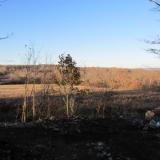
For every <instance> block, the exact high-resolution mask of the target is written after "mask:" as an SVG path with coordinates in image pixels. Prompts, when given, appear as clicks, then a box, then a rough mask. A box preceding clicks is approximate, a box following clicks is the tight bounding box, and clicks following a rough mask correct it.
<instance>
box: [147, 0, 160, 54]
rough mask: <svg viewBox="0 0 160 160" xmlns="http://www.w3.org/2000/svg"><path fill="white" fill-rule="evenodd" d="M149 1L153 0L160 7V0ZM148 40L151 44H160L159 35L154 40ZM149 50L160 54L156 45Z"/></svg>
mask: <svg viewBox="0 0 160 160" xmlns="http://www.w3.org/2000/svg"><path fill="white" fill-rule="evenodd" d="M149 1H151V2H152V3H154V4H155V5H156V6H157V7H158V9H159V7H160V0H149ZM158 11H159V10H158ZM146 42H147V43H149V44H152V45H159V44H160V37H159V36H158V37H157V38H155V39H154V40H152V41H150V40H149V41H148V40H147V41H146ZM147 51H149V52H151V53H153V54H155V55H158V56H160V49H157V48H155V47H154V48H150V49H148V50H147Z"/></svg>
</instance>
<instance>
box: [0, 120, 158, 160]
mask: <svg viewBox="0 0 160 160" xmlns="http://www.w3.org/2000/svg"><path fill="white" fill-rule="evenodd" d="M135 122H136V123H135ZM159 148H160V130H159V129H156V128H151V127H146V124H142V122H140V123H138V122H137V121H134V123H133V122H131V121H126V120H124V119H114V120H113V119H112V120H111V119H105V120H103V119H99V120H86V119H71V120H66V119H63V120H54V121H45V122H35V123H27V124H20V123H12V124H11V123H1V124H0V160H159V159H160V152H159Z"/></svg>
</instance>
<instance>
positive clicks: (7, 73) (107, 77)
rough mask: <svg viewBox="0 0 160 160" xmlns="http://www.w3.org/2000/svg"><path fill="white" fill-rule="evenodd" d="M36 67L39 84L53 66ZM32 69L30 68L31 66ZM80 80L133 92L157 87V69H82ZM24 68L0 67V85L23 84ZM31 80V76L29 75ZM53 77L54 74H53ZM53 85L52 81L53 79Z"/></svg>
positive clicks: (159, 77) (52, 69)
mask: <svg viewBox="0 0 160 160" xmlns="http://www.w3.org/2000/svg"><path fill="white" fill-rule="evenodd" d="M47 67H48V66H47V65H45V66H44V65H38V66H37V68H38V74H37V75H36V81H37V83H40V79H41V76H42V75H43V72H44V71H45V72H46V71H47V72H49V73H52V72H53V71H54V69H55V66H54V65H51V66H49V68H47ZM31 68H32V66H31ZM80 70H81V79H82V81H83V83H84V84H83V85H87V86H90V87H93V88H95V87H102V88H104V87H105V88H107V89H118V90H135V89H142V88H149V87H155V86H159V83H160V70H159V69H122V68H98V67H82V68H80ZM25 72H26V66H23V65H19V66H16V65H11V66H4V65H0V84H24V83H25ZM30 76H31V80H32V77H33V75H32V74H31V75H30ZM53 77H54V74H53ZM53 83H54V79H53Z"/></svg>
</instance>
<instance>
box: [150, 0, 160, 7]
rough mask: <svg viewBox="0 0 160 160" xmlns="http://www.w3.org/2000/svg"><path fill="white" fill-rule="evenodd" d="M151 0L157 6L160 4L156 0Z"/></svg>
mask: <svg viewBox="0 0 160 160" xmlns="http://www.w3.org/2000/svg"><path fill="white" fill-rule="evenodd" d="M150 1H151V2H153V3H155V4H156V5H157V6H160V2H158V1H155V0H150Z"/></svg>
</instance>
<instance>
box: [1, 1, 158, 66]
mask: <svg viewBox="0 0 160 160" xmlns="http://www.w3.org/2000/svg"><path fill="white" fill-rule="evenodd" d="M153 8H154V5H153V4H152V3H151V2H149V0H7V1H6V2H5V3H3V4H2V5H1V6H0V36H5V35H10V36H9V38H8V39H5V40H1V41H0V64H23V63H25V56H24V55H25V53H26V52H27V51H26V49H25V45H29V46H33V47H34V48H35V51H36V54H37V57H38V61H39V63H44V59H46V57H47V59H49V60H50V61H52V62H53V63H56V62H57V61H58V55H59V54H62V53H65V54H71V55H72V56H73V58H74V59H75V60H76V62H77V64H78V65H79V66H91V67H93V66H94V67H125V68H142V67H150V68H151V67H160V58H159V57H156V56H155V55H153V54H151V53H148V52H146V50H147V49H148V48H150V47H153V46H151V45H149V44H146V43H145V42H144V40H153V39H154V38H155V37H157V36H158V34H159V33H160V12H156V11H155V10H154V9H153Z"/></svg>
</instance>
